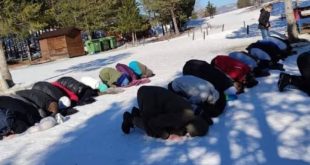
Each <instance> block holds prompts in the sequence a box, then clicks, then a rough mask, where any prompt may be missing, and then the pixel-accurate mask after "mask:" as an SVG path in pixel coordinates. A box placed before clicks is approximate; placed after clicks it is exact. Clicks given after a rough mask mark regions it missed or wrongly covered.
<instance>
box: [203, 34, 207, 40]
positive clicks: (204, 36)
mask: <svg viewBox="0 0 310 165" xmlns="http://www.w3.org/2000/svg"><path fill="white" fill-rule="evenodd" d="M203 40H206V32H203Z"/></svg>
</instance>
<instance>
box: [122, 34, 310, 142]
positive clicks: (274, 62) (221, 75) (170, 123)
mask: <svg viewBox="0 0 310 165" xmlns="http://www.w3.org/2000/svg"><path fill="white" fill-rule="evenodd" d="M246 50H247V52H246V51H240V52H232V53H230V54H229V55H228V56H227V55H219V56H216V57H215V58H214V59H213V60H212V61H211V62H210V63H208V62H206V61H203V60H197V59H192V60H189V61H187V62H186V63H185V65H184V67H183V75H182V76H180V77H178V78H176V79H174V80H173V81H171V82H170V83H169V84H168V85H167V87H166V88H165V87H158V86H142V87H140V88H139V90H138V92H137V102H138V107H133V108H132V110H131V112H129V111H127V112H124V114H123V121H122V124H121V129H122V131H123V132H124V133H125V134H129V133H130V132H131V131H132V129H134V128H139V129H142V130H144V131H145V133H146V134H147V135H148V136H151V137H154V138H161V139H170V140H171V139H172V140H173V139H180V138H182V137H195V136H204V135H206V134H207V132H208V130H209V127H210V126H211V125H213V120H212V118H215V117H218V116H219V115H221V114H222V113H223V112H224V110H225V107H226V104H227V101H231V100H235V99H237V98H238V95H239V94H241V93H243V92H244V88H252V87H254V86H256V85H257V84H258V81H257V80H256V77H266V76H269V75H270V73H269V70H280V71H284V68H283V65H282V64H280V63H279V61H280V60H284V59H285V58H287V57H288V56H290V55H293V54H296V52H295V51H293V48H292V47H291V45H290V44H289V42H288V41H287V40H285V39H282V38H279V37H275V36H272V37H268V38H266V39H264V40H260V41H257V42H255V43H253V44H251V45H249V46H248V47H247V48H246ZM297 63H298V67H299V68H300V71H301V76H292V75H288V74H286V73H282V74H281V76H280V80H279V83H278V84H279V90H280V91H283V90H284V88H285V87H286V86H288V85H289V84H293V85H296V86H297V87H299V88H300V89H301V90H304V91H306V92H308V93H310V90H309V89H310V88H309V87H310V85H309V84H310V53H305V54H302V55H300V56H299V58H298V61H297Z"/></svg>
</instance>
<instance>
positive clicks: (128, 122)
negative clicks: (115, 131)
mask: <svg viewBox="0 0 310 165" xmlns="http://www.w3.org/2000/svg"><path fill="white" fill-rule="evenodd" d="M130 128H133V123H132V115H131V114H130V113H129V112H125V113H124V114H123V123H122V130H123V132H124V133H125V134H129V132H130Z"/></svg>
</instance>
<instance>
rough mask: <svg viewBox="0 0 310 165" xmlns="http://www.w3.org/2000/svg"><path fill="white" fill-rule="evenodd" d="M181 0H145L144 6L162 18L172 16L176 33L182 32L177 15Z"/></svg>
mask: <svg viewBox="0 0 310 165" xmlns="http://www.w3.org/2000/svg"><path fill="white" fill-rule="evenodd" d="M180 2H181V0H156V1H154V0H143V4H144V6H145V7H146V8H147V9H149V10H151V11H154V12H156V13H158V14H159V15H160V17H162V18H161V19H163V18H164V19H163V20H165V21H166V20H167V18H166V17H165V16H167V15H168V16H170V17H171V20H172V22H173V27H174V31H175V33H176V34H179V33H180V30H179V27H178V23H177V15H176V11H177V8H178V5H179V4H180Z"/></svg>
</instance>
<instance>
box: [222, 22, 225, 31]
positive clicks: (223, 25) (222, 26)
mask: <svg viewBox="0 0 310 165" xmlns="http://www.w3.org/2000/svg"><path fill="white" fill-rule="evenodd" d="M224 27H225V25H224V24H223V26H222V32H223V31H224Z"/></svg>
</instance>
